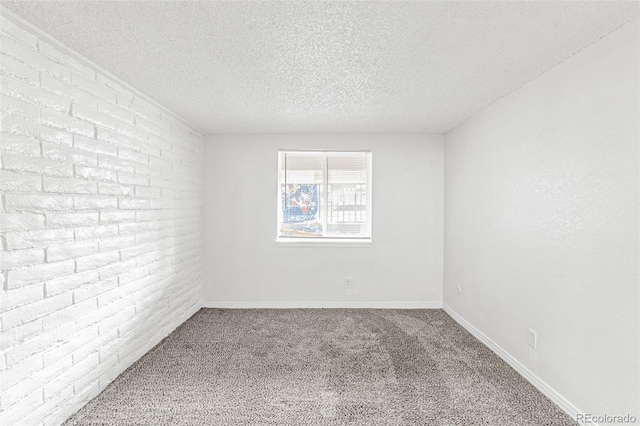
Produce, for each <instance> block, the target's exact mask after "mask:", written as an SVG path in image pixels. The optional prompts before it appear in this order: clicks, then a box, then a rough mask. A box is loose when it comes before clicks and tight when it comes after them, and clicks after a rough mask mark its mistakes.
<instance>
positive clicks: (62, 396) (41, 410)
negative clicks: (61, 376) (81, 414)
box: [22, 385, 74, 426]
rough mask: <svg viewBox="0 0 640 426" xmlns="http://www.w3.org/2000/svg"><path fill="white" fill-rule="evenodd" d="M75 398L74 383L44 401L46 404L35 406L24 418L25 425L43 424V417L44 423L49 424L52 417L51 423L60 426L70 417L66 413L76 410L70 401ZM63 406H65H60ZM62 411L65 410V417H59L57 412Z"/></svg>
mask: <svg viewBox="0 0 640 426" xmlns="http://www.w3.org/2000/svg"><path fill="white" fill-rule="evenodd" d="M72 398H73V385H71V386H69V387H68V388H67V389H65V390H64V391H62V392H60V393H59V394H57V395H56V396H54V397H53V398H50V399H48V400H46V401H45V402H44V404H42V405H40V406H39V407H37V408H35V409H34V410H33V411H31V413H29V414H28V415H27V416H26V417H25V418H24V419H23V420H22V422H23V424H25V425H35V424H42V419H45V420H44V425H47V422H48V421H49V419H51V423H50V424H49V426H50V425H54V426H58V425H60V424H62V422H63V421H64V420H66V419H67V417H69V415H67V414H66V413H67V412H68V411H71V414H72V413H73V412H74V410H73V408H74V405H73V404H71V403H70V400H71V399H72ZM60 407H63V408H60ZM60 411H64V414H63V416H64V417H57V414H58V413H59V412H60Z"/></svg>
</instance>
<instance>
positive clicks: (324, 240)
mask: <svg viewBox="0 0 640 426" xmlns="http://www.w3.org/2000/svg"><path fill="white" fill-rule="evenodd" d="M287 152H291V153H307V152H308V153H319V154H323V155H325V158H326V155H329V154H331V153H336V154H340V153H366V154H367V170H366V171H367V204H368V206H369V208H368V209H367V222H366V225H367V231H368V233H367V234H368V236H366V237H324V236H323V237H314V238H305V237H281V236H280V229H281V225H282V192H281V185H282V182H281V181H280V171H281V170H282V155H281V154H282V153H287ZM277 156H278V160H277V161H278V162H277V164H278V168H277V182H278V184H277V198H276V204H277V207H276V210H277V211H276V239H275V242H276V244H277V245H278V246H280V247H296V248H313V247H335V248H340V247H343V248H344V247H349V248H353V247H370V246H371V245H372V243H373V220H372V218H373V183H372V182H373V170H372V169H373V154H372V152H371V150H370V149H279V150H278V153H277ZM328 179H329V176H328V172H327V162H326V161H325V162H324V165H323V199H324V200H325V203H324V205H323V206H322V209H323V217H324V222H323V226H326V225H327V223H326V222H327V221H328V214H327V213H328V206H327V205H326V204H327V200H328V193H329V188H328V184H327V183H328Z"/></svg>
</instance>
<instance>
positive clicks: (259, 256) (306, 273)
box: [203, 135, 443, 308]
mask: <svg viewBox="0 0 640 426" xmlns="http://www.w3.org/2000/svg"><path fill="white" fill-rule="evenodd" d="M442 142H443V138H442V136H428V135H263V136H260V135H247V136H207V137H206V141H205V162H206V164H207V167H206V171H205V181H206V184H205V186H206V188H207V189H206V195H205V235H206V237H205V265H206V271H205V287H204V295H203V298H204V303H205V305H207V306H231V307H256V306H269V307H359V306H370V307H414V308H415V307H426V306H431V307H433V306H441V301H442V238H443V237H442V233H443V224H442V219H443V218H442V214H443V204H442V203H443V194H442V189H443V168H442V167H443V145H442ZM278 149H343V150H345V149H346V150H348V149H370V150H371V151H372V157H373V194H372V197H373V243H372V245H371V246H370V247H354V248H342V247H339V248H335V247H332V248H330V247H321V248H300V247H296V248H291V247H282V246H279V245H277V244H276V243H275V239H276V208H277V205H276V204H277V198H276V197H277V193H278V192H277V190H278V188H277V186H278V181H277V166H278V160H277V158H278V156H277V153H278ZM345 277H351V278H353V288H352V289H351V290H345V289H344V286H343V279H344V278H345Z"/></svg>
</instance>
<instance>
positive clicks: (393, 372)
mask: <svg viewBox="0 0 640 426" xmlns="http://www.w3.org/2000/svg"><path fill="white" fill-rule="evenodd" d="M65 424H66V425H343V424H348V425H441V426H445V425H532V426H541V425H574V424H576V423H575V422H573V421H572V419H571V418H569V417H568V416H567V415H565V414H564V413H563V412H561V411H560V410H559V409H558V408H557V407H556V406H555V405H554V404H553V403H551V402H550V401H549V400H548V399H547V398H546V397H544V396H543V395H542V394H541V393H539V392H538V391H537V390H536V389H535V388H534V387H533V386H532V385H530V384H529V383H528V382H526V381H525V380H524V379H523V378H522V377H521V376H519V375H518V374H517V373H516V372H515V371H514V370H513V369H512V368H511V367H509V366H508V365H507V364H505V363H504V362H503V361H502V360H500V359H499V358H498V357H497V356H496V355H495V354H494V353H493V352H491V351H490V350H489V349H488V348H486V347H485V346H484V345H482V344H481V343H480V342H479V341H478V340H476V339H475V338H474V337H472V336H471V335H470V334H469V333H468V332H467V331H466V330H464V329H463V328H462V327H460V326H459V325H458V324H457V323H456V322H455V321H453V320H452V319H451V318H450V317H449V316H448V315H447V314H446V313H445V312H444V311H442V310H369V309H292V310H266V309H248V310H226V309H202V310H200V311H199V312H198V313H196V314H195V315H194V316H193V317H192V318H190V319H189V320H188V321H187V322H185V323H184V324H183V325H182V326H180V327H179V328H178V329H177V330H176V331H175V332H174V333H172V334H171V335H170V336H169V337H167V338H166V339H165V340H163V341H162V342H161V343H160V344H158V345H157V346H156V347H155V348H153V349H152V350H151V351H150V352H149V353H148V354H146V355H145V356H144V357H143V358H141V359H140V360H139V361H138V362H136V363H135V364H134V365H133V366H132V367H131V368H129V369H128V370H127V371H125V372H124V373H123V374H122V375H120V376H119V377H118V378H117V379H116V380H115V381H114V382H113V383H112V384H111V385H109V386H108V387H107V388H106V389H105V390H104V391H103V392H102V393H101V394H100V395H98V396H97V397H96V398H95V399H94V400H92V401H91V402H90V403H89V404H87V405H86V406H85V407H84V408H83V409H82V410H80V411H79V412H78V413H77V414H76V415H74V416H73V417H72V418H70V419H69V420H68V421H67V423H65Z"/></svg>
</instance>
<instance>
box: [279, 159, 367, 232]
mask: <svg viewBox="0 0 640 426" xmlns="http://www.w3.org/2000/svg"><path fill="white" fill-rule="evenodd" d="M278 163H279V170H278V239H282V240H285V239H308V238H315V239H319V238H320V239H321V238H325V239H345V240H348V239H357V240H366V239H370V238H371V152H369V151H348V152H347V151H344V152H342V151H280V152H279V159H278Z"/></svg>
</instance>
